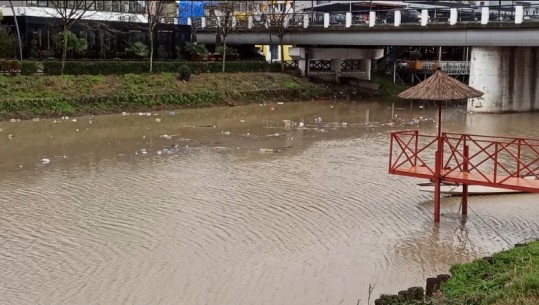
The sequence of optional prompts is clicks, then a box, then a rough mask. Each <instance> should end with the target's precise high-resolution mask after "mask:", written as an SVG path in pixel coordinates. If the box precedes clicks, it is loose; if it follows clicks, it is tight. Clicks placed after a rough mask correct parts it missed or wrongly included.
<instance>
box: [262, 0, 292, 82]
mask: <svg viewBox="0 0 539 305" xmlns="http://www.w3.org/2000/svg"><path fill="white" fill-rule="evenodd" d="M260 5H261V6H262V7H261V8H260V11H261V12H262V13H263V14H264V16H265V22H266V27H267V28H268V31H269V34H270V38H271V36H272V35H273V36H275V37H277V39H279V48H280V49H281V50H280V51H281V72H284V71H285V61H284V36H285V35H286V33H288V32H289V30H290V28H291V27H292V26H293V25H294V23H295V22H296V12H295V6H296V1H295V0H287V1H273V0H268V1H262V2H261V4H260Z"/></svg>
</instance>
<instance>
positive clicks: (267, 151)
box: [260, 148, 279, 153]
mask: <svg viewBox="0 0 539 305" xmlns="http://www.w3.org/2000/svg"><path fill="white" fill-rule="evenodd" d="M260 152H261V153H276V152H279V150H278V149H274V148H261V149H260Z"/></svg>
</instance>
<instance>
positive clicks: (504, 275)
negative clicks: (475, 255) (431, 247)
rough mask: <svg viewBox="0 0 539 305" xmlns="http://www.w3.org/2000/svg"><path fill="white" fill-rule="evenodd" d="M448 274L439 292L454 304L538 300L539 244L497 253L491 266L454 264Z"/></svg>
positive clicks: (482, 304)
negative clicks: (450, 276) (448, 278)
mask: <svg viewBox="0 0 539 305" xmlns="http://www.w3.org/2000/svg"><path fill="white" fill-rule="evenodd" d="M451 274H452V275H453V276H452V278H451V279H450V280H449V281H448V282H447V283H445V284H444V285H443V286H442V291H443V293H444V296H445V297H446V298H447V299H448V300H451V301H453V302H457V303H455V304H460V303H458V302H461V303H462V304H469V305H491V304H514V302H517V300H524V299H527V298H529V299H535V300H537V299H538V298H539V242H535V243H530V244H529V245H528V246H525V247H518V248H515V249H512V250H509V251H504V252H500V253H497V254H495V255H494V256H493V257H492V263H489V262H487V261H485V260H477V261H474V262H472V263H469V264H462V265H455V266H453V267H452V269H451ZM500 302H501V303H500ZM448 304H451V303H448Z"/></svg>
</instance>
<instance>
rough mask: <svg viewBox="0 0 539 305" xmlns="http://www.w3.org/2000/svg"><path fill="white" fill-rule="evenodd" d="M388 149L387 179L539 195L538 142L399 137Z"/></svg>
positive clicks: (454, 136)
mask: <svg viewBox="0 0 539 305" xmlns="http://www.w3.org/2000/svg"><path fill="white" fill-rule="evenodd" d="M390 145H391V146H390V157H389V173H390V174H395V175H403V176H410V177H417V178H425V179H430V180H432V181H435V180H436V179H437V178H439V180H440V181H441V182H454V183H460V184H465V185H482V186H489V187H498V188H506V189H511V190H517V191H524V192H535V193H537V192H539V140H538V139H527V138H513V137H493V136H484V135H471V134H455V133H443V134H442V135H441V138H440V139H438V137H436V136H431V135H420V134H419V132H418V131H398V132H393V133H391V144H390ZM438 147H440V149H441V152H440V160H438V161H436V156H437V155H436V153H437V150H438ZM437 162H438V163H437ZM437 164H438V165H437ZM436 166H439V168H438V171H437V168H436ZM523 177H526V178H523Z"/></svg>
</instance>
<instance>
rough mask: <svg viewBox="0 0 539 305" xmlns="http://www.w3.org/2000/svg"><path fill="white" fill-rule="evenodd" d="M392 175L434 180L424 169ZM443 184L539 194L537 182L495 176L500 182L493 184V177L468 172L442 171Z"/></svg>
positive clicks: (416, 168)
mask: <svg viewBox="0 0 539 305" xmlns="http://www.w3.org/2000/svg"><path fill="white" fill-rule="evenodd" d="M392 174H397V175H403V176H411V177H419V178H432V179H433V178H434V175H433V174H432V173H431V172H430V170H429V169H428V168H426V167H420V166H418V167H408V168H399V169H398V170H395V171H393V172H392ZM442 177H443V178H442V181H443V182H454V183H460V184H468V185H483V186H489V187H500V188H506V189H513V190H518V191H526V192H531V193H538V192H539V180H538V179H528V178H518V177H510V176H497V177H496V180H497V181H501V182H494V178H495V177H494V175H485V176H483V175H481V174H476V173H469V172H454V171H453V172H449V171H444V173H442Z"/></svg>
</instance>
